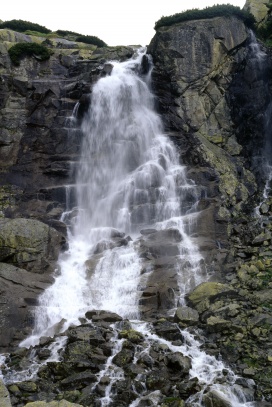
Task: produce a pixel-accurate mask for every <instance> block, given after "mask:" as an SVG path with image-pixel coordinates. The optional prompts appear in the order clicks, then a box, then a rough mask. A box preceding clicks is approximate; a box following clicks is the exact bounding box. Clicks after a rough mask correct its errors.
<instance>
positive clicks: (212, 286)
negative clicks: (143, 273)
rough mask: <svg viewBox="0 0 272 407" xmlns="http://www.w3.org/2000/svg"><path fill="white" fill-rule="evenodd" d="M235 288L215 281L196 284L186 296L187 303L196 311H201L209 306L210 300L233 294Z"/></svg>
mask: <svg viewBox="0 0 272 407" xmlns="http://www.w3.org/2000/svg"><path fill="white" fill-rule="evenodd" d="M235 294H236V292H235V290H234V289H233V288H232V287H231V286H229V285H227V284H222V283H217V282H208V283H202V284H200V285H198V286H197V287H196V288H195V289H194V290H193V291H192V292H191V293H189V295H188V296H187V299H188V302H189V305H191V306H192V307H193V308H196V309H197V311H198V312H203V311H205V310H206V309H208V308H209V306H210V301H211V300H215V299H217V298H220V297H228V296H233V295H235Z"/></svg>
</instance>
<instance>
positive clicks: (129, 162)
mask: <svg viewBox="0 0 272 407" xmlns="http://www.w3.org/2000/svg"><path fill="white" fill-rule="evenodd" d="M141 57H142V55H141V53H139V54H138V56H137V57H136V58H135V59H134V60H131V61H128V62H125V63H115V62H114V63H113V71H112V74H111V76H109V77H105V78H103V79H100V80H99V82H98V83H97V84H96V85H95V86H94V88H93V91H92V98H91V107H90V111H89V114H88V118H87V119H86V120H85V122H84V123H83V134H84V139H83V143H82V156H81V162H80V166H79V170H78V175H77V184H76V185H77V186H76V188H77V199H78V208H77V210H76V211H72V212H77V216H76V218H74V221H73V222H72V224H73V225H74V226H73V227H72V228H71V230H70V231H69V250H68V251H67V252H66V253H64V254H63V255H61V257H60V259H59V272H58V275H57V276H56V281H55V283H54V284H53V285H52V286H51V287H50V288H49V289H47V290H46V291H45V292H44V294H43V295H42V296H41V297H40V307H39V308H38V312H37V314H36V325H35V329H34V331H33V334H32V335H31V336H30V337H29V338H27V339H26V340H25V341H23V342H22V343H21V346H25V347H29V346H32V345H35V344H37V343H39V339H40V337H42V336H53V335H54V333H56V332H64V331H65V330H66V328H67V327H68V326H70V325H71V324H80V318H81V317H84V315H85V313H86V311H88V310H91V309H106V310H110V311H113V312H116V313H118V314H120V315H121V316H122V317H125V318H132V319H133V318H134V319H136V318H139V311H138V302H139V297H140V291H138V286H139V285H140V283H141V281H142V280H141V278H142V277H141V268H142V262H141V259H140V258H139V256H138V253H137V239H139V231H140V230H141V229H143V228H155V229H157V230H163V229H168V228H174V229H178V230H179V233H180V234H181V236H182V242H181V244H180V255H179V256H178V258H177V263H176V266H175V267H176V269H177V272H178V274H179V292H177V293H176V295H177V301H178V300H180V302H181V303H182V302H183V301H184V294H185V293H186V292H187V291H188V290H190V289H191V288H192V287H194V286H195V285H197V284H199V283H200V282H202V281H203V279H204V276H203V272H202V270H201V267H200V263H201V255H200V253H199V252H198V249H197V246H196V244H195V243H194V241H193V239H192V238H190V231H191V229H193V225H194V224H195V222H196V218H197V215H196V213H194V208H195V207H196V205H195V203H196V201H197V199H198V196H197V195H198V192H197V188H196V186H195V185H194V183H193V182H192V181H190V180H188V179H187V177H186V168H185V167H184V166H182V165H180V163H179V156H178V153H177V151H176V149H175V147H174V145H173V144H172V142H171V141H170V140H169V138H168V137H167V136H166V135H164V134H163V128H162V124H161V120H160V118H159V116H158V115H157V114H156V113H155V111H154V108H153V96H152V94H151V93H150V90H149V86H148V82H149V78H148V76H146V77H140V76H139V75H138V72H137V71H138V70H139V64H140V61H141ZM189 197H191V198H189ZM188 202H189V203H190V202H191V206H190V205H189V207H188ZM70 209H71V208H70ZM70 216H71V214H70ZM128 234H130V236H131V237H132V238H133V239H134V240H130V239H127V245H124V246H121V247H118V246H117V247H114V244H115V243H116V239H122V238H124V236H127V235H128ZM134 242H136V244H135V243H134ZM99 247H100V248H101V247H103V248H104V250H100V251H99V250H98V248H99ZM86 262H87V263H86ZM137 329H138V330H140V331H142V333H143V334H144V335H145V337H146V340H147V341H150V342H151V341H154V340H155V341H159V342H161V343H164V344H167V346H168V347H169V349H171V350H173V351H179V352H182V353H184V355H188V356H189V357H190V358H191V359H192V370H191V376H192V377H198V378H199V381H200V382H201V383H202V384H203V386H204V387H203V391H204V389H206V388H207V387H208V386H212V388H214V389H215V388H216V390H217V391H219V392H221V393H222V392H223V393H224V394H225V397H226V398H227V400H228V401H229V402H230V406H231V407H242V406H245V405H246V404H245V400H242V398H241V397H240V399H239V398H237V396H235V393H234V391H232V389H231V387H230V386H231V385H232V384H233V374H232V373H229V376H230V379H229V383H228V385H225V386H223V387H221V386H220V384H218V383H217V384H216V383H215V382H216V381H218V379H219V378H221V377H222V375H223V373H222V372H223V370H224V369H226V368H225V366H224V365H223V363H222V362H220V361H217V360H216V359H215V358H213V357H210V356H208V355H206V354H205V353H204V352H202V351H200V349H199V347H200V344H199V343H198V342H197V341H195V340H194V338H193V337H192V336H190V335H189V334H188V333H185V332H183V335H184V336H185V337H186V342H187V343H186V345H184V346H181V347H175V346H173V345H172V344H171V343H170V342H167V341H164V340H162V339H160V338H158V337H157V336H156V335H154V334H151V332H150V330H149V329H148V327H147V325H146V324H140V325H139V326H138V327H137ZM114 340H115V341H116V346H115V352H116V353H117V352H118V351H119V350H120V349H121V342H118V341H117V339H116V338H115V337H114ZM52 351H54V349H52ZM55 353H56V352H55ZM113 356H114V355H112V356H111V357H110V358H109V359H108V361H107V363H106V366H105V368H104V370H103V371H102V372H100V374H99V375H98V382H99V380H100V378H101V377H102V375H103V376H108V377H109V378H110V383H109V385H108V387H107V389H106V394H105V397H104V398H102V399H101V403H102V405H103V406H107V405H109V404H110V401H111V394H110V392H111V387H112V385H113V383H114V381H116V380H118V379H119V378H120V377H121V378H122V371H120V369H119V368H118V369H115V370H114V369H113V368H112V363H111V362H112V358H113ZM229 372H230V371H229ZM28 378H29V377H28ZM202 393H203V392H202ZM202 393H200V394H198V395H197V396H195V398H194V399H192V400H191V402H192V403H193V404H192V405H194V406H196V407H198V406H201V405H202V404H201V399H202ZM144 396H145V395H141V396H139V399H138V401H137V400H136V401H135V402H133V403H132V405H131V406H136V405H137V403H138V402H139V401H140V400H141V399H142V397H144ZM159 398H160V392H159V391H155V392H153V393H152V394H148V399H149V400H151V399H153V401H154V403H156V402H157V401H156V400H159ZM248 405H250V404H248Z"/></svg>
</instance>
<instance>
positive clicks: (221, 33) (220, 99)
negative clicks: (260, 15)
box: [149, 17, 256, 210]
mask: <svg viewBox="0 0 272 407" xmlns="http://www.w3.org/2000/svg"><path fill="white" fill-rule="evenodd" d="M248 38H249V33H248V31H247V30H246V28H245V26H244V24H243V23H242V22H241V21H240V20H238V19H236V18H235V17H231V18H227V19H225V18H222V17H218V18H214V19H212V20H200V21H189V22H184V23H180V24H177V25H174V26H170V27H162V28H160V29H159V30H158V32H157V34H156V35H155V37H154V38H153V40H152V42H151V44H150V46H149V52H150V53H151V54H152V56H153V58H154V63H155V69H154V87H155V91H156V93H157V96H158V99H159V107H160V111H161V113H162V114H163V117H164V121H165V123H166V126H167V130H168V131H170V132H171V135H172V137H173V139H174V140H175V142H176V143H178V145H179V146H180V148H181V149H182V151H181V154H182V159H183V161H184V162H185V163H186V164H189V165H194V171H192V172H190V175H191V176H192V178H195V179H196V180H197V183H198V184H199V183H204V185H205V186H207V189H208V190H207V195H208V197H210V198H213V197H215V196H216V195H217V196H218V192H219V194H220V195H221V196H223V201H224V204H225V206H226V207H227V208H236V210H237V209H239V208H241V207H242V206H243V204H244V203H246V202H247V200H248V199H249V197H250V196H252V194H253V193H254V192H255V191H256V185H255V182H254V176H253V175H252V174H251V173H250V172H249V171H248V170H247V168H245V166H244V159H243V155H242V150H243V147H242V146H241V145H240V144H239V143H238V142H237V139H236V135H235V126H234V123H233V122H232V119H231V106H230V104H229V102H228V97H227V96H228V91H229V85H230V83H231V81H232V78H233V74H234V72H235V68H236V67H237V65H238V64H241V63H242V61H243V60H244V59H245V58H246V54H247V50H246V44H247V42H248ZM166 83H167V88H166V89H165V88H164V84H166ZM160 84H162V86H161V85H160ZM197 170H198V171H197ZM207 178H208V180H207ZM205 179H206V182H205ZM211 179H213V180H214V181H215V184H216V186H217V188H218V189H219V191H215V190H214V185H212V184H211V183H210V180H211ZM207 181H208V182H207ZM202 185H203V184H202ZM211 187H212V188H213V189H212V190H209V189H210V188H211Z"/></svg>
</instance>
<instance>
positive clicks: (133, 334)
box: [118, 329, 144, 344]
mask: <svg viewBox="0 0 272 407" xmlns="http://www.w3.org/2000/svg"><path fill="white" fill-rule="evenodd" d="M118 337H119V338H120V339H127V340H129V341H130V342H132V343H136V344H137V343H141V342H143V340H144V337H143V335H142V334H141V333H140V332H137V331H135V330H134V329H130V330H128V331H120V332H119V334H118Z"/></svg>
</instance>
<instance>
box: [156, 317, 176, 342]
mask: <svg viewBox="0 0 272 407" xmlns="http://www.w3.org/2000/svg"><path fill="white" fill-rule="evenodd" d="M154 329H155V332H156V334H157V335H159V336H161V337H162V338H164V339H167V340H170V341H177V340H183V336H182V333H181V332H180V329H179V328H178V326H177V325H176V324H173V323H171V322H168V321H164V322H161V323H158V324H157V325H155V327H154Z"/></svg>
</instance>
